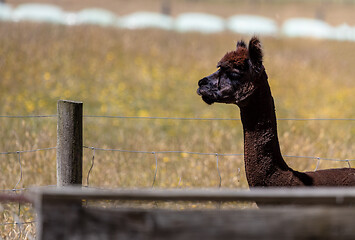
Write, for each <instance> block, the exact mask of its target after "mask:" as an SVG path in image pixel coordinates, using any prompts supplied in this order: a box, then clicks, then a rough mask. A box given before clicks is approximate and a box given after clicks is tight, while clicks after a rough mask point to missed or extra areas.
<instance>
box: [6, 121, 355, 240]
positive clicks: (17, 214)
mask: <svg viewBox="0 0 355 240" xmlns="http://www.w3.org/2000/svg"><path fill="white" fill-rule="evenodd" d="M0 118H7V119H16V118H57V115H16V116H15V115H14V116H0ZM84 118H108V119H110V118H111V119H142V120H182V121H190V120H191V121H240V120H241V119H240V118H197V117H196V118H195V117H194V118H193V117H139V116H96V115H84ZM277 120H280V121H355V118H279V119H277ZM83 148H84V149H91V150H92V158H91V166H90V168H89V171H88V172H87V177H86V179H87V187H89V185H90V175H91V173H92V171H93V168H94V164H95V152H96V151H111V152H122V153H142V154H152V155H153V156H154V160H155V169H154V174H153V179H152V184H151V187H154V185H155V182H156V177H157V173H158V171H159V156H158V155H159V154H191V155H204V156H215V161H216V172H217V174H218V178H219V180H218V187H221V185H222V177H221V173H220V169H219V163H220V156H244V154H243V153H206V152H193V151H169V150H167V151H145V150H125V149H107V148H100V147H88V146H83ZM54 149H56V147H49V148H40V149H33V150H18V151H8V152H0V155H10V154H17V155H18V156H17V163H18V164H19V169H20V170H19V176H18V180H17V182H16V184H15V185H14V187H13V188H10V189H0V193H6V194H7V193H13V194H18V193H22V192H24V191H26V190H28V188H18V186H19V185H20V183H21V182H22V179H23V169H22V159H21V158H22V155H23V154H25V153H32V152H38V151H49V150H54ZM283 157H285V158H303V159H311V160H316V161H317V164H316V168H315V170H314V171H316V170H317V169H318V167H319V164H320V161H335V162H346V163H347V164H348V166H349V168H351V162H352V161H355V159H335V158H323V157H315V156H294V155H283ZM239 172H240V169H239ZM180 183H181V177H180V181H179V184H178V186H180ZM4 204H5V205H6V204H7V203H3V202H2V201H1V199H0V212H1V211H3V212H4V211H8V212H11V216H12V217H11V221H4V222H0V229H2V230H3V229H4V228H5V227H6V226H13V227H14V228H17V233H18V234H17V236H18V239H20V238H21V237H24V236H25V235H26V238H27V239H34V237H33V236H32V235H31V234H30V233H28V232H26V229H25V226H27V225H33V224H35V223H36V221H34V220H32V219H27V220H26V219H23V218H24V216H21V212H23V211H22V208H23V204H24V203H22V202H18V203H17V204H18V206H17V207H16V209H17V210H15V209H14V208H9V207H6V206H5V207H4V206H3V205H4ZM3 215H4V214H3ZM25 232H26V233H25ZM0 239H1V235H0Z"/></svg>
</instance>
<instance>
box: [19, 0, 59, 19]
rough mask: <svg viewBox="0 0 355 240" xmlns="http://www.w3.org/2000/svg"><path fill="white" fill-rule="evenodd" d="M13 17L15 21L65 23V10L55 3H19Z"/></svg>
mask: <svg viewBox="0 0 355 240" xmlns="http://www.w3.org/2000/svg"><path fill="white" fill-rule="evenodd" d="M12 19H13V20H14V21H31V22H46V23H58V24H62V23H65V16H64V12H63V11H62V10H61V8H59V7H57V6H54V5H49V4H37V3H28V4H21V5H19V6H18V7H17V8H15V9H14V11H13V14H12Z"/></svg>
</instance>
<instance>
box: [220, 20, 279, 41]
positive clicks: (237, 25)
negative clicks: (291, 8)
mask: <svg viewBox="0 0 355 240" xmlns="http://www.w3.org/2000/svg"><path fill="white" fill-rule="evenodd" d="M227 27H228V29H229V30H230V31H232V32H236V33H241V34H247V35H264V36H276V35H277V34H278V26H277V24H276V22H275V21H274V20H272V19H270V18H266V17H260V16H254V15H235V16H232V17H230V18H229V19H228V21H227Z"/></svg>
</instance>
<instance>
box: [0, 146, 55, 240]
mask: <svg viewBox="0 0 355 240" xmlns="http://www.w3.org/2000/svg"><path fill="white" fill-rule="evenodd" d="M54 149H56V147H50V148H40V149H33V150H19V151H10V152H0V155H10V154H17V163H18V165H19V169H20V170H19V177H18V180H17V182H16V184H15V185H14V187H13V188H11V189H0V194H6V195H4V196H0V213H1V219H2V222H0V230H1V231H0V232H1V235H0V239H2V238H5V239H22V238H23V239H35V237H34V235H33V234H32V233H34V232H35V226H34V225H35V223H36V221H35V220H33V219H34V216H33V213H30V212H29V210H26V209H24V204H28V201H26V200H24V199H23V196H22V195H20V194H21V193H23V192H25V191H26V190H28V188H18V186H19V185H20V183H21V182H22V179H23V169H22V159H21V158H22V155H23V154H25V153H33V152H39V151H49V150H54ZM25 215H26V216H25Z"/></svg>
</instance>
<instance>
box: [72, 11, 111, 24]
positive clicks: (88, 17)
mask: <svg viewBox="0 0 355 240" xmlns="http://www.w3.org/2000/svg"><path fill="white" fill-rule="evenodd" d="M76 21H77V24H92V25H100V26H109V25H111V26H113V25H114V24H115V23H116V21H117V17H116V15H115V14H113V13H112V12H110V11H107V10H104V9H99V8H87V9H84V10H81V11H80V12H78V13H77V15H76Z"/></svg>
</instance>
